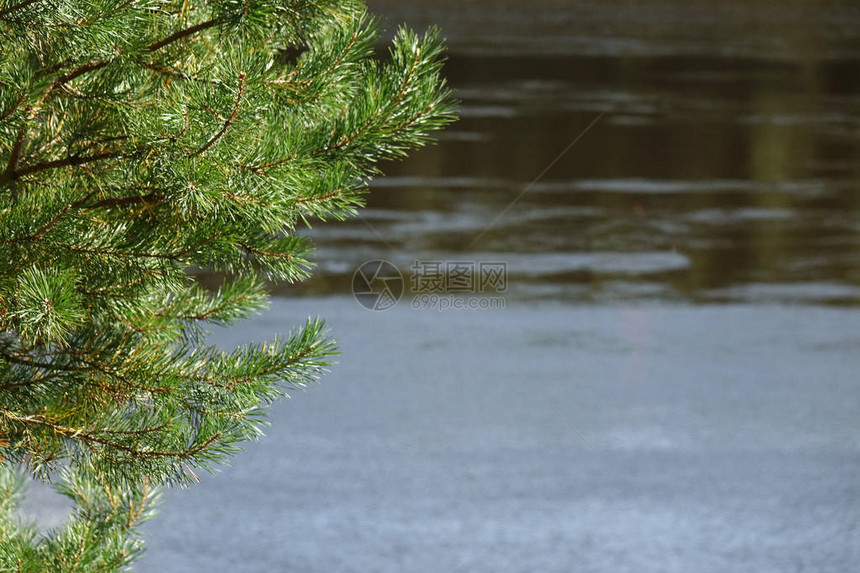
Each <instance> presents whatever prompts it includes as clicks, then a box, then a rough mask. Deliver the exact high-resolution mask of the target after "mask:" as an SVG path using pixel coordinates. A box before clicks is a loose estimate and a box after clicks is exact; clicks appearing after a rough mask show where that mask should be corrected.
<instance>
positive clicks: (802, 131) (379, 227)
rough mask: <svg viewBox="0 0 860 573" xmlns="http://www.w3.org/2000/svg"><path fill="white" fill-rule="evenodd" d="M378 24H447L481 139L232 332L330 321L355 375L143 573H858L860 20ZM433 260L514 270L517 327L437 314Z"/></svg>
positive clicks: (318, 237) (211, 484)
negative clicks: (367, 297)
mask: <svg viewBox="0 0 860 573" xmlns="http://www.w3.org/2000/svg"><path fill="white" fill-rule="evenodd" d="M370 8H371V10H372V11H373V12H374V13H375V14H376V15H378V16H379V18H380V20H381V22H382V25H383V27H384V28H385V29H386V30H387V34H388V35H389V36H390V34H391V33H392V32H393V31H394V30H395V29H396V27H397V26H398V25H399V24H400V23H404V22H405V23H407V24H408V25H410V26H412V27H414V28H418V29H423V28H425V27H427V26H429V25H437V26H439V27H440V28H441V30H442V35H443V36H445V37H447V38H448V45H449V61H448V65H447V67H446V74H447V77H448V81H449V82H450V85H451V86H452V87H453V88H454V89H456V91H457V94H458V97H459V99H460V100H461V101H462V105H461V108H460V115H461V119H460V121H459V122H458V123H456V124H455V125H454V126H453V127H451V128H450V129H448V130H446V131H445V132H444V133H442V134H441V136H440V138H439V141H438V144H437V145H435V146H432V147H428V148H426V149H424V150H422V151H420V152H418V153H415V154H413V155H412V156H411V157H410V158H409V159H408V160H406V161H403V162H397V163H391V164H387V165H385V166H384V171H385V173H386V175H387V176H386V177H384V178H379V179H378V180H376V181H374V183H373V184H372V186H371V193H370V194H369V196H368V199H367V208H366V209H364V210H363V211H362V212H361V215H360V216H359V217H358V218H355V219H353V220H351V221H349V222H346V223H326V224H320V225H315V226H314V228H313V229H311V230H307V231H305V232H307V233H309V234H310V235H311V236H313V237H314V239H315V241H316V244H317V246H318V250H317V260H318V264H319V267H318V269H317V271H316V274H315V275H314V277H313V279H312V280H310V281H309V282H307V283H304V284H302V285H299V286H298V287H283V288H281V287H278V288H276V293H277V295H278V296H277V297H276V299H275V301H274V303H273V306H272V309H271V310H270V311H269V312H267V313H266V314H264V315H263V316H261V317H260V318H259V319H257V320H254V321H251V322H249V323H246V324H243V325H241V326H238V327H236V328H234V329H231V330H229V331H222V332H217V333H215V336H216V339H217V340H218V341H220V342H221V343H222V344H224V345H227V346H229V345H235V344H239V343H240V342H244V341H247V340H249V339H253V340H264V339H268V338H271V337H272V335H273V334H274V333H276V332H279V331H286V330H289V328H291V327H293V326H295V325H298V324H300V323H302V322H303V319H304V317H306V316H308V315H319V316H322V317H325V318H326V319H327V320H328V322H329V325H330V327H331V329H332V334H333V336H334V337H335V338H336V339H337V340H338V341H339V343H340V349H341V352H342V355H341V357H340V359H339V362H340V363H339V364H338V365H336V366H335V367H334V368H333V372H332V374H330V375H329V376H327V377H326V378H325V379H324V380H323V381H322V384H321V385H320V386H318V387H314V388H311V389H309V391H308V392H307V393H306V394H303V395H299V396H294V399H293V400H290V401H287V402H285V403H281V404H278V405H276V406H275V407H274V408H273V410H272V413H271V422H272V426H271V428H270V430H269V432H268V434H269V435H268V436H267V437H266V438H265V439H264V440H263V441H261V442H260V443H258V444H253V445H251V446H249V447H248V449H247V451H246V452H245V453H243V454H242V455H241V456H239V457H238V458H237V459H236V460H235V463H234V468H227V469H225V471H224V472H223V473H222V474H220V475H219V476H217V477H215V478H211V477H207V478H205V479H204V480H203V483H202V484H200V485H199V486H198V487H195V488H192V489H191V490H189V491H176V492H170V494H169V495H168V496H167V497H168V499H167V503H166V504H165V506H164V509H163V511H162V514H161V516H160V517H158V518H157V519H156V520H154V521H153V522H151V523H150V524H149V525H148V526H147V532H148V533H149V534H150V538H149V541H148V545H149V550H148V554H147V556H146V557H145V558H144V560H143V561H142V562H141V563H140V564H139V565H138V567H137V570H138V571H141V572H153V573H155V572H162V571H171V572H192V571H230V572H245V571H248V572H258V571H295V572H307V573H310V572H320V573H323V572H324V573H331V572H356V573H358V572H361V573H367V572H409V573H423V572H427V573H430V572H446V571H463V572H533V571H542V572H570V571H577V572H579V571H582V572H592V571H593V572H607V573H609V572H611V573H620V572H624V571H631V572H637V573H642V572H661V573H666V572H679V573H681V572H685V573H686V572H689V571H697V572H700V573H708V572H725V571H732V572H734V573H738V572H747V571H748V572H750V573H753V572H754V573H766V572H774V573H776V572H779V573H785V572H790V571H805V572H819V571H820V572H836V571H840V572H841V571H849V570H852V569H854V568H856V566H857V564H858V563H860V481H858V479H857V475H858V474H860V309H858V306H860V4H858V3H857V2H837V1H823V0H822V1H820V2H816V1H811V0H810V1H805V2H785V1H782V2H752V1H749V2H740V1H719V2H718V1H681V0H674V1H673V0H667V1H660V0H648V1H646V0H641V1H631V2H622V1H570V2H562V1H557V2H526V1H521V2H498V1H489V0H488V1H460V2H453V1H396V2H395V1H374V2H370ZM372 259H384V260H387V261H390V262H392V263H393V264H395V265H396V266H397V267H398V268H399V269H400V270H401V272H403V274H404V275H405V277H406V283H407V289H406V290H407V293H406V294H405V295H404V298H403V300H401V301H400V303H399V304H398V305H397V306H395V307H394V308H391V309H390V310H386V311H384V312H372V311H368V310H366V309H365V308H363V307H362V306H361V305H359V304H358V303H357V302H356V301H355V300H354V299H353V296H352V294H351V291H350V288H351V281H352V279H353V275H354V273H355V271H356V269H357V268H358V267H359V266H360V265H361V264H362V263H363V262H365V261H368V260H372ZM416 260H424V261H452V260H456V261H473V262H481V261H502V262H505V263H506V264H507V270H508V276H507V279H508V280H507V287H508V288H507V291H506V292H505V293H504V303H505V304H504V308H503V309H502V308H496V309H494V310H465V309H462V310H453V309H451V310H447V311H445V312H439V311H438V310H431V309H427V308H424V309H422V308H418V309H415V308H412V306H411V305H410V300H412V299H411V298H410V297H411V295H410V293H409V292H408V291H409V275H410V272H411V271H410V267H411V265H412V264H413V262H414V261H416Z"/></svg>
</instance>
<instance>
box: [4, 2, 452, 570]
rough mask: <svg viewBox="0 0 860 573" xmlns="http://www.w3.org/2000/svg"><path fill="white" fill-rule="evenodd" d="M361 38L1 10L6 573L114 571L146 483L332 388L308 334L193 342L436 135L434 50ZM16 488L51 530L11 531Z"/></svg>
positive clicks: (190, 17) (360, 26) (237, 10)
mask: <svg viewBox="0 0 860 573" xmlns="http://www.w3.org/2000/svg"><path fill="white" fill-rule="evenodd" d="M377 28H378V26H377V23H376V22H375V21H374V20H373V19H372V18H371V17H370V16H368V14H367V13H366V10H365V7H364V6H363V3H362V2H357V1H351V0H0V456H2V464H0V571H33V572H43V571H63V572H71V571H117V570H123V569H125V568H126V567H127V566H128V564H129V563H131V562H132V561H133V560H134V559H135V558H136V557H137V556H138V555H139V554H140V551H141V549H142V544H141V541H140V539H139V535H138V534H137V533H136V529H135V528H136V526H137V525H138V524H139V523H140V522H141V521H142V520H143V519H146V518H147V517H148V516H149V515H150V514H151V508H152V507H153V501H154V500H155V499H156V498H157V496H158V491H159V487H160V486H162V485H165V484H173V485H177V484H178V485H185V484H189V483H191V482H193V481H195V479H196V475H195V472H196V471H200V470H201V469H204V470H210V471H214V470H215V469H216V468H217V467H218V465H219V464H222V463H223V462H225V461H226V460H227V459H228V458H229V457H230V456H231V455H232V454H234V453H235V452H236V451H237V450H238V449H239V448H240V447H241V445H242V444H243V442H246V441H247V440H251V439H255V438H257V437H258V436H260V435H261V428H262V427H263V425H264V418H263V414H264V410H265V407H266V405H268V404H269V403H271V402H273V401H275V400H277V399H278V398H279V397H281V396H283V395H284V394H285V392H286V391H288V390H290V389H296V388H302V387H304V386H305V385H306V384H307V383H309V382H310V381H312V380H315V379H317V378H318V376H319V375H320V374H321V373H323V372H324V371H325V370H326V368H327V366H328V361H329V360H330V357H331V355H332V354H333V352H334V350H335V348H334V344H333V342H332V340H331V339H330V338H329V337H328V335H327V333H326V330H325V327H324V325H323V323H322V322H321V321H319V320H308V322H307V323H306V324H305V325H304V326H303V327H301V328H298V329H296V330H295V331H293V332H291V333H289V334H287V335H284V336H282V337H279V338H276V339H275V340H273V341H271V342H269V343H266V344H248V345H246V346H243V347H240V348H238V349H236V350H231V351H225V350H222V349H219V348H217V347H215V346H213V345H212V344H210V343H207V339H206V335H207V331H206V326H207V325H226V324H231V323H233V322H234V321H237V320H240V319H244V318H246V317H248V316H250V315H252V314H254V313H257V312H259V311H261V310H262V309H264V308H265V306H266V303H267V290H266V281H269V280H276V281H290V282H293V281H299V280H302V279H303V278H305V277H307V276H308V273H309V272H310V270H311V266H312V265H311V262H310V259H309V254H310V250H311V246H310V245H309V244H308V241H307V240H306V239H305V238H304V237H302V236H300V235H299V234H297V230H298V229H300V228H301V227H302V226H303V225H306V224H309V223H310V222H311V221H315V220H325V219H332V218H333V219H343V218H346V217H349V216H351V215H353V214H354V213H355V211H356V209H357V208H358V207H359V206H360V205H361V204H362V197H363V193H364V192H365V190H366V186H367V183H368V181H369V180H370V178H371V177H373V176H375V175H377V174H378V163H379V162H380V160H385V159H391V158H398V157H401V156H403V155H404V154H405V153H406V152H407V151H408V150H409V149H412V148H415V147H417V146H419V145H421V144H423V143H425V142H426V141H427V139H428V134H429V133H430V132H431V131H432V130H435V129H438V128H441V127H442V126H444V125H445V124H446V123H448V122H450V121H451V120H453V117H454V116H453V100H452V98H451V94H450V92H449V90H448V89H447V88H446V86H445V82H444V80H443V79H442V78H441V76H440V69H441V65H442V64H441V63H442V61H443V54H442V51H443V48H442V44H441V42H440V40H439V39H438V35H437V33H436V32H435V31H434V30H430V31H429V32H427V33H426V34H424V35H416V34H415V33H413V32H411V31H409V30H407V29H400V30H398V31H397V33H396V35H395V37H394V39H393V41H392V44H391V46H390V48H389V54H388V55H387V56H385V57H377V56H376V55H375V52H374V48H375V45H376V43H377V40H378V32H377ZM201 270H208V271H212V272H215V273H219V276H223V277H225V278H224V280H223V284H222V285H221V287H220V288H218V289H217V290H215V289H206V288H203V286H201V284H200V283H199V280H198V276H199V272H200V271H201ZM28 476H32V477H35V478H37V479H40V480H44V481H46V482H49V483H52V484H53V485H54V486H55V487H56V488H57V490H58V491H59V492H60V493H62V494H64V495H66V496H68V497H69V498H70V499H71V500H72V502H73V503H74V510H73V513H72V515H71V517H70V518H69V520H68V521H67V522H66V523H65V524H64V526H62V527H60V528H58V529H57V530H54V531H49V532H40V531H39V530H38V529H37V528H36V527H35V526H34V525H33V524H28V523H22V522H21V520H20V519H19V518H18V514H17V513H16V511H17V510H16V507H17V505H18V501H19V500H20V497H21V495H22V492H23V490H24V488H25V486H26V484H27V479H28Z"/></svg>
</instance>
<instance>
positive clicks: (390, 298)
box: [352, 260, 403, 310]
mask: <svg viewBox="0 0 860 573" xmlns="http://www.w3.org/2000/svg"><path fill="white" fill-rule="evenodd" d="M352 294H353V296H354V297H355V300H357V301H358V304H360V305H361V306H363V307H364V308H366V309H368V310H388V309H389V308H391V307H392V306H394V305H395V304H397V301H399V300H400V297H401V296H403V275H401V274H400V271H399V270H398V269H397V267H395V266H394V265H392V264H391V263H389V262H388V261H383V260H375V261H367V262H366V263H364V264H363V265H361V266H360V267H358V270H356V271H355V274H354V275H352Z"/></svg>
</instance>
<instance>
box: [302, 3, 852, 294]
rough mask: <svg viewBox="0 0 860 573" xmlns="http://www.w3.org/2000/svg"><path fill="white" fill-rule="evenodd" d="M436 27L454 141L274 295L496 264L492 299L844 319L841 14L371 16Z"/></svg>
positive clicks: (693, 6)
mask: <svg viewBox="0 0 860 573" xmlns="http://www.w3.org/2000/svg"><path fill="white" fill-rule="evenodd" d="M371 8H372V9H373V10H374V12H375V13H376V14H378V15H380V16H381V18H382V21H383V25H384V26H385V27H386V28H387V29H388V30H389V31H391V30H393V29H395V27H396V25H397V24H398V23H401V22H406V23H408V24H409V25H412V26H415V27H418V28H422V27H425V26H428V25H431V24H436V25H438V26H439V27H440V28H441V29H442V31H443V33H444V35H445V36H446V37H447V38H448V45H449V62H448V65H447V67H446V70H445V73H446V75H447V78H448V80H449V82H450V85H451V86H452V87H453V88H454V89H455V90H456V92H457V94H458V97H459V99H460V100H461V102H462V105H461V108H460V115H461V119H460V121H459V122H458V123H457V124H455V125H454V126H453V127H451V128H450V129H448V130H447V131H445V132H444V133H442V134H441V136H440V140H439V142H438V144H437V145H435V146H433V147H430V148H428V149H425V150H422V151H421V152H419V153H416V154H414V155H413V156H412V157H410V158H409V159H408V160H406V161H403V162H395V163H390V164H387V165H385V166H384V171H385V173H386V175H387V177H384V178H380V179H378V180H376V181H375V182H374V183H373V185H372V190H371V193H370V194H369V196H368V198H367V207H368V208H367V209H365V210H364V211H362V213H361V216H360V217H359V218H358V219H355V220H353V221H351V222H348V223H346V224H338V225H325V224H324V225H319V226H317V227H315V228H314V229H313V231H312V232H311V233H310V234H312V235H313V236H314V238H315V239H316V241H317V244H318V247H319V252H318V255H317V260H318V262H319V265H320V268H319V272H318V273H317V275H316V277H315V278H314V279H313V280H312V281H311V282H310V283H307V284H305V285H302V286H301V287H300V288H299V289H288V290H289V291H290V292H305V293H311V294H324V293H343V292H349V281H350V278H351V276H352V273H353V272H354V271H355V269H356V268H357V266H358V265H359V264H360V263H361V262H363V261H364V260H367V259H370V258H385V259H388V260H392V262H395V263H397V264H398V266H399V267H401V268H402V269H404V270H405V271H408V268H409V264H410V262H411V261H413V260H416V259H420V260H427V259H452V258H460V259H464V258H469V259H475V260H505V261H507V262H508V269H509V273H510V281H509V282H510V286H511V296H523V297H525V298H528V299H553V300H569V301H596V302H601V301H606V300H628V299H642V298H646V299H654V298H656V299H660V300H676V301H688V302H726V301H735V302H757V301H781V302H806V303H824V304H837V305H855V304H857V303H858V302H860V5H858V4H857V3H848V2H846V3H839V2H805V3H761V2H758V3H757V2H744V3H740V2H728V3H719V2H692V3H683V2H549V3H546V2H543V3H542V2H538V3H530V2H508V3H484V2H426V3H420V2H419V3H413V2H405V3H404V2H375V3H371Z"/></svg>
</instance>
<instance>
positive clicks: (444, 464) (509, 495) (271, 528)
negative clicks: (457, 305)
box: [138, 297, 860, 573]
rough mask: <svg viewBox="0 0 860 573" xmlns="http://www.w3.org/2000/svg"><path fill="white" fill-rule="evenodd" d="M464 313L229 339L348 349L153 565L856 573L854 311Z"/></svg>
mask: <svg viewBox="0 0 860 573" xmlns="http://www.w3.org/2000/svg"><path fill="white" fill-rule="evenodd" d="M470 312H471V313H470V314H465V311H460V312H447V313H439V312H430V311H422V310H412V309H411V308H409V307H408V306H405V305H399V306H397V307H395V308H394V309H391V310H389V311H386V312H383V313H378V312H377V313H373V312H370V311H367V310H364V309H363V308H362V307H360V306H359V305H358V304H357V303H356V302H355V301H354V300H352V299H351V298H340V297H333V298H325V299H301V300H292V301H288V300H279V301H277V302H276V304H275V306H274V307H273V309H272V310H271V312H269V313H268V314H267V315H266V316H265V317H263V318H261V319H259V320H255V321H254V323H253V325H251V326H249V327H248V328H246V329H243V330H241V331H233V332H230V333H227V334H225V335H224V336H223V337H221V338H222V339H223V340H224V341H225V343H226V344H232V343H234V342H239V341H240V340H244V339H245V338H247V337H250V338H254V339H264V338H267V337H268V336H270V335H271V333H273V332H276V331H278V330H281V329H284V328H286V327H287V326H289V325H292V324H295V323H297V322H300V321H301V319H302V318H303V317H304V316H306V315H307V314H309V313H314V314H316V313H318V314H320V315H323V316H327V317H329V318H330V325H331V327H332V329H333V330H334V332H335V333H336V334H337V338H338V340H339V341H340V343H341V349H342V352H343V355H342V357H341V361H340V364H339V365H338V366H337V367H336V368H335V370H334V372H333V373H332V374H331V375H330V376H328V377H326V378H325V380H324V382H323V384H322V385H320V386H318V387H314V388H311V389H310V390H309V391H308V392H307V393H306V394H302V395H298V396H295V397H294V399H293V400H291V401H288V402H286V403H282V404H279V405H277V406H276V407H275V408H274V409H273V412H272V416H271V421H272V428H271V430H270V432H269V434H270V435H269V437H267V438H266V439H264V440H263V441H262V442H260V443H258V444H255V445H252V446H250V447H249V448H248V450H247V452H245V453H244V454H242V455H241V456H239V457H238V458H237V459H236V460H235V464H234V468H232V469H228V470H226V471H225V472H224V473H223V474H221V475H219V476H217V477H216V478H207V479H205V480H204V483H202V484H201V485H199V486H197V487H195V488H193V489H192V490H189V491H178V492H174V493H172V494H171V495H169V496H168V498H167V503H166V505H165V507H164V510H163V512H162V515H161V516H160V517H159V518H157V519H156V520H155V521H153V522H152V523H151V524H150V525H149V526H148V527H147V530H148V531H149V532H151V534H152V537H151V538H150V540H149V552H148V555H147V557H146V558H145V559H144V560H143V561H142V562H141V564H140V566H139V567H138V571H141V572H153V573H155V572H161V571H173V572H177V573H184V572H197V571H231V572H232V571H236V572H261V571H301V572H307V573H315V572H319V573H323V572H332V571H342V572H355V573H359V572H361V573H364V572H368V571H380V572H388V571H391V572H399V571H410V572H416V573H424V572H426V573H431V572H438V571H463V572H487V573H489V572H498V571H504V572H531V571H546V572H559V573H561V572H567V571H594V572H624V571H630V572H637V573H639V572H649V571H653V572H678V573H684V572H689V571H697V572H705V573H710V572H714V573H716V572H723V571H732V572H750V573H769V572H773V573H785V572H788V571H807V572H808V571H817V572H847V571H852V570H854V569H855V568H856V566H857V564H858V563H860V543H858V540H860V481H858V479H857V475H858V472H860V418H858V415H857V414H858V412H860V391H858V388H857V383H858V375H857V373H858V371H860V352H858V350H860V312H858V311H846V310H838V309H827V308H813V307H799V308H798V307H791V306H705V307H691V306H662V305H653V304H649V305H645V306H618V307H594V306H571V305H560V304H551V303H545V304H539V305H534V304H527V303H517V304H511V305H510V306H509V308H508V309H506V310H496V311H483V312H482V311H470ZM497 352H498V354H497ZM520 375H522V378H521V377H520ZM550 405H551V406H550ZM592 447H593V448H594V450H596V452H597V453H595V451H593V450H592V449H591V448H592Z"/></svg>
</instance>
